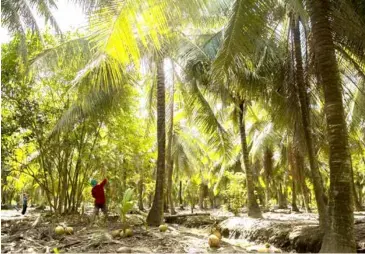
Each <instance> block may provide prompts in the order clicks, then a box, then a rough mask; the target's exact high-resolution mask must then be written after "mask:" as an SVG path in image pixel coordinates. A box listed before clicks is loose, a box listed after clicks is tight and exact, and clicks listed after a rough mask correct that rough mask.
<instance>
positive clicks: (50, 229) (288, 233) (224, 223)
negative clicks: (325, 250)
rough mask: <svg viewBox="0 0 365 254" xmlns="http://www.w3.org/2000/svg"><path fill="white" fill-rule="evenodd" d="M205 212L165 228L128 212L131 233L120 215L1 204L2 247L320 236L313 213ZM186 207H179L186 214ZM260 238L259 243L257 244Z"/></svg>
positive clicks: (227, 245) (232, 242)
mask: <svg viewBox="0 0 365 254" xmlns="http://www.w3.org/2000/svg"><path fill="white" fill-rule="evenodd" d="M194 212H199V213H200V212H204V213H207V212H209V213H210V215H208V216H207V215H205V216H191V217H189V216H187V217H184V218H183V219H179V220H177V221H175V222H173V223H170V224H168V226H169V227H168V230H167V232H164V233H163V232H160V231H159V229H158V228H152V227H146V225H145V223H144V219H145V218H144V216H143V215H138V214H131V215H129V223H130V226H131V228H132V229H133V236H131V237H128V238H126V237H114V238H113V237H112V232H113V230H117V229H118V230H119V229H122V228H123V225H122V223H121V222H120V220H119V218H118V216H113V215H111V216H109V219H108V221H107V223H105V222H104V220H103V219H102V218H100V219H99V220H97V221H96V222H95V223H91V222H90V215H88V214H86V215H83V216H81V215H67V216H61V217H56V216H54V215H52V214H50V213H47V212H40V211H36V210H34V209H30V211H29V213H27V215H26V216H22V215H20V211H16V210H1V222H2V225H1V247H2V252H4V253H6V252H11V253H24V252H26V253H54V252H56V253H57V252H68V253H86V252H87V253H115V252H123V253H131V252H132V253H211V252H214V253H216V252H218V253H245V252H280V249H282V250H283V251H288V252H316V251H318V248H319V246H320V244H321V240H322V236H321V234H320V232H319V230H318V221H317V216H316V215H315V214H305V213H289V212H288V211H281V210H278V211H275V212H268V213H264V215H263V216H264V218H263V219H251V218H248V217H247V216H246V215H245V214H240V216H239V217H235V216H233V214H232V213H229V212H226V211H222V210H209V211H194ZM186 213H189V212H188V211H180V212H179V214H186ZM355 218H356V225H355V228H356V236H357V242H358V247H359V251H361V250H362V248H363V247H364V245H365V214H364V213H357V214H356V215H355ZM213 224H215V225H217V224H219V225H220V227H221V230H222V234H223V236H224V238H223V239H222V243H221V247H220V248H219V249H212V248H210V247H209V246H208V236H209V234H210V229H211V227H212V225H213ZM57 225H64V226H70V227H73V230H74V233H73V234H71V235H61V236H59V235H57V234H56V233H55V232H54V228H55V227H56V226H57ZM256 244H257V245H256Z"/></svg>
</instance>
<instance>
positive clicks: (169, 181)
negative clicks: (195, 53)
mask: <svg viewBox="0 0 365 254" xmlns="http://www.w3.org/2000/svg"><path fill="white" fill-rule="evenodd" d="M174 92H175V91H174V82H172V91H171V105H170V128H169V132H168V143H167V154H166V157H167V158H166V159H167V165H166V166H167V200H168V202H169V206H170V214H172V215H173V214H176V211H175V207H174V201H173V199H172V173H173V170H174V161H173V159H172V135H173V129H174Z"/></svg>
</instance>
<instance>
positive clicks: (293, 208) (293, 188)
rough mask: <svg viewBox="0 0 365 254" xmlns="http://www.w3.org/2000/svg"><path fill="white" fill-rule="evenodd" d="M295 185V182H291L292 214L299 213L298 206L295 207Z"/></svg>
mask: <svg viewBox="0 0 365 254" xmlns="http://www.w3.org/2000/svg"><path fill="white" fill-rule="evenodd" d="M296 189H297V185H296V184H295V180H294V179H293V181H292V192H291V194H292V200H291V207H292V210H293V211H294V212H299V209H298V206H297V190H296Z"/></svg>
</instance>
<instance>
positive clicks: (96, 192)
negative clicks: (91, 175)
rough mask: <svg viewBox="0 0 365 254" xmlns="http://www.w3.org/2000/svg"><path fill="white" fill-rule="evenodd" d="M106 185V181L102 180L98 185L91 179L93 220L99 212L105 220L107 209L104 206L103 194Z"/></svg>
mask: <svg viewBox="0 0 365 254" xmlns="http://www.w3.org/2000/svg"><path fill="white" fill-rule="evenodd" d="M106 183H107V180H106V179H104V180H103V181H102V182H101V183H100V184H98V182H97V181H96V180H95V179H93V180H91V186H92V187H93V188H92V190H91V195H92V196H93V198H94V199H95V203H94V219H95V217H96V216H97V215H99V210H101V211H102V212H103V213H104V216H105V219H106V218H107V209H106V204H105V193H104V186H105V184H106Z"/></svg>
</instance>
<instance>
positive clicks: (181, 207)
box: [179, 180, 184, 210]
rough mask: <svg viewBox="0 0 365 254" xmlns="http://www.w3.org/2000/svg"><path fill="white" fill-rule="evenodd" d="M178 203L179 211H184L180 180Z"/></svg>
mask: <svg viewBox="0 0 365 254" xmlns="http://www.w3.org/2000/svg"><path fill="white" fill-rule="evenodd" d="M179 203H180V210H183V209H184V204H183V199H182V181H181V180H180V184H179Z"/></svg>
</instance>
